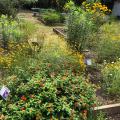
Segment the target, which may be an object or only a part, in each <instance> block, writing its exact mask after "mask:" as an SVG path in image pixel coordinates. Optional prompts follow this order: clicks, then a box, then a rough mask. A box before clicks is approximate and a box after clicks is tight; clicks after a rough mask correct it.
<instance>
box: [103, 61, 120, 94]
mask: <svg viewBox="0 0 120 120" xmlns="http://www.w3.org/2000/svg"><path fill="white" fill-rule="evenodd" d="M102 74H103V82H104V84H103V87H104V89H105V90H106V91H107V92H108V93H109V94H112V95H118V96H119V95H120V61H117V62H115V63H109V64H106V65H105V67H104V68H103V70H102Z"/></svg>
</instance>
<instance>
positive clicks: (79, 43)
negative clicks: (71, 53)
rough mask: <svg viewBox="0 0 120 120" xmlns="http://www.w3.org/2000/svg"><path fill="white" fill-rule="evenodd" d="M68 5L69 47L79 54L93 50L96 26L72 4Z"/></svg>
mask: <svg viewBox="0 0 120 120" xmlns="http://www.w3.org/2000/svg"><path fill="white" fill-rule="evenodd" d="M68 4H69V5H70V6H71V7H70V13H69V18H68V24H67V27H68V34H67V36H68V43H69V45H70V47H71V48H72V49H73V50H75V51H79V52H81V51H82V50H84V49H91V48H94V46H95V43H96V41H97V40H96V38H95V36H96V35H97V34H96V31H97V29H96V28H97V26H96V24H95V23H94V21H92V19H91V17H90V16H89V14H88V13H87V12H85V11H84V10H82V9H81V8H78V7H76V6H75V5H74V4H73V3H72V2H70V3H68ZM69 5H68V6H67V5H66V8H68V9H69Z"/></svg>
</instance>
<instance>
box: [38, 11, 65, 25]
mask: <svg viewBox="0 0 120 120" xmlns="http://www.w3.org/2000/svg"><path fill="white" fill-rule="evenodd" d="M40 18H41V19H43V20H44V21H45V22H46V24H49V25H52V24H55V23H63V22H64V17H63V16H62V15H61V14H60V13H59V12H56V11H51V10H46V11H43V12H42V13H41V14H40Z"/></svg>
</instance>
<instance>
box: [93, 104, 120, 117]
mask: <svg viewBox="0 0 120 120" xmlns="http://www.w3.org/2000/svg"><path fill="white" fill-rule="evenodd" d="M100 111H102V112H104V113H106V114H107V115H109V116H110V115H115V114H120V103H117V104H110V105H103V106H99V107H95V108H94V113H95V114H96V113H98V112H100Z"/></svg>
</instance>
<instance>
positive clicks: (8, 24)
mask: <svg viewBox="0 0 120 120" xmlns="http://www.w3.org/2000/svg"><path fill="white" fill-rule="evenodd" d="M0 28H1V34H2V43H3V47H4V49H5V48H8V42H10V40H12V41H14V42H20V41H21V40H22V37H23V33H22V32H21V30H20V26H19V23H18V22H17V21H15V20H13V19H12V18H8V17H7V16H4V15H2V16H1V17H0Z"/></svg>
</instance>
